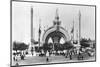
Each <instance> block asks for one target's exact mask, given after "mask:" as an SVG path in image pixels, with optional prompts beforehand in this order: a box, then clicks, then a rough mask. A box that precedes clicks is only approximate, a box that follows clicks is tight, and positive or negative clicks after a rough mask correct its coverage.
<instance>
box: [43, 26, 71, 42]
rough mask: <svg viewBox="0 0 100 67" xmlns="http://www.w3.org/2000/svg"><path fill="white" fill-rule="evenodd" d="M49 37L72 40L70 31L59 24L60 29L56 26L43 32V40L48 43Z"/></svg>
mask: <svg viewBox="0 0 100 67" xmlns="http://www.w3.org/2000/svg"><path fill="white" fill-rule="evenodd" d="M49 37H52V38H53V37H58V38H60V37H63V38H64V40H65V42H67V41H69V40H70V37H69V35H68V32H67V31H66V30H65V29H64V28H63V27H61V26H59V30H57V29H56V27H55V26H52V27H50V28H48V29H47V30H46V31H45V32H44V34H43V37H42V42H43V43H47V41H48V39H49Z"/></svg>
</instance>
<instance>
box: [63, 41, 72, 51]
mask: <svg viewBox="0 0 100 67" xmlns="http://www.w3.org/2000/svg"><path fill="white" fill-rule="evenodd" d="M63 47H64V49H68V50H69V49H71V48H73V45H72V43H71V42H65V43H64V44H63Z"/></svg>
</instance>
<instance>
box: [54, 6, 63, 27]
mask: <svg viewBox="0 0 100 67" xmlns="http://www.w3.org/2000/svg"><path fill="white" fill-rule="evenodd" d="M53 24H54V25H58V26H59V25H60V24H61V22H60V21H59V15H58V8H57V9H56V16H55V20H54V22H53Z"/></svg>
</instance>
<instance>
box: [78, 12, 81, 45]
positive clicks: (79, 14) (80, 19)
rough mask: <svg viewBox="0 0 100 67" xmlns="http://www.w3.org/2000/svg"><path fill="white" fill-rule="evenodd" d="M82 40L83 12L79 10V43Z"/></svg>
mask: <svg viewBox="0 0 100 67" xmlns="http://www.w3.org/2000/svg"><path fill="white" fill-rule="evenodd" d="M80 40H81V12H80V11H79V40H78V41H79V42H78V43H79V45H80Z"/></svg>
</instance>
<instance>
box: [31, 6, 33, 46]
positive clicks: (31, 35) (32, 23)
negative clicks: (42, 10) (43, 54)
mask: <svg viewBox="0 0 100 67" xmlns="http://www.w3.org/2000/svg"><path fill="white" fill-rule="evenodd" d="M31 46H33V7H31Z"/></svg>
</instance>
